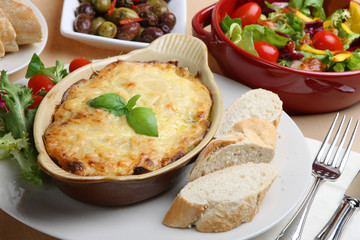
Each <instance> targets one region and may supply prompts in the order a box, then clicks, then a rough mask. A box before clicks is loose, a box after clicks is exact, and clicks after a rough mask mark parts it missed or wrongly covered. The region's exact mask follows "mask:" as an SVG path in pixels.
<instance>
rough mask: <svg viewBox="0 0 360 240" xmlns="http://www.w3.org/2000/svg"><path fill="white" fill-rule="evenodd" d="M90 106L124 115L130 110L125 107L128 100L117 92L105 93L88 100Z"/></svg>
mask: <svg viewBox="0 0 360 240" xmlns="http://www.w3.org/2000/svg"><path fill="white" fill-rule="evenodd" d="M87 104H88V105H89V106H90V107H93V108H100V109H103V110H106V111H109V112H110V113H111V114H113V115H116V116H124V115H126V114H127V113H128V112H129V110H128V109H127V108H126V107H125V106H126V101H125V100H124V98H122V97H121V96H120V95H118V94H116V93H105V94H103V95H100V96H98V97H96V98H94V99H92V100H90V101H88V102H87Z"/></svg>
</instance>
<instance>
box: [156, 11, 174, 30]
mask: <svg viewBox="0 0 360 240" xmlns="http://www.w3.org/2000/svg"><path fill="white" fill-rule="evenodd" d="M159 22H160V23H165V24H166V25H168V26H169V27H170V30H172V29H173V28H174V26H175V24H176V17H175V14H173V13H172V12H167V13H165V14H163V15H161V16H160V19H159Z"/></svg>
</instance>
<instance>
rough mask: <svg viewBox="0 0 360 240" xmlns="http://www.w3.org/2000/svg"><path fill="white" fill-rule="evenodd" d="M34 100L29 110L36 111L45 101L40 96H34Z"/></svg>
mask: <svg viewBox="0 0 360 240" xmlns="http://www.w3.org/2000/svg"><path fill="white" fill-rule="evenodd" d="M32 98H33V99H34V102H33V103H32V104H31V105H30V106H29V107H28V109H34V108H35V107H36V106H39V105H40V103H41V101H42V100H43V99H44V97H43V96H40V95H35V94H33V95H32Z"/></svg>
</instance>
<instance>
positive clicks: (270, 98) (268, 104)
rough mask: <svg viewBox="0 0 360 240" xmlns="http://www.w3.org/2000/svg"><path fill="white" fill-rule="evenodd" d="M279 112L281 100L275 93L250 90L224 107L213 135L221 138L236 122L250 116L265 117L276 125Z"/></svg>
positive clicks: (280, 111)
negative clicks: (217, 127)
mask: <svg viewBox="0 0 360 240" xmlns="http://www.w3.org/2000/svg"><path fill="white" fill-rule="evenodd" d="M281 113H282V101H281V100H280V98H279V96H278V95H277V94H275V93H273V92H271V91H268V90H264V89H261V88H259V89H254V90H250V91H248V92H246V93H245V94H243V95H242V96H241V97H240V98H238V99H237V100H235V101H234V102H233V103H232V104H231V105H230V106H229V107H228V108H226V110H225V111H224V116H223V118H222V120H221V123H220V126H219V129H218V130H217V132H216V133H215V136H214V137H215V138H221V137H222V136H224V135H226V134H228V133H229V131H230V130H231V128H232V127H233V126H234V125H235V124H236V123H238V122H240V121H242V120H245V119H249V118H252V117H256V118H263V119H267V120H269V121H270V122H272V123H273V124H274V126H275V127H277V126H278V124H279V122H280V117H281Z"/></svg>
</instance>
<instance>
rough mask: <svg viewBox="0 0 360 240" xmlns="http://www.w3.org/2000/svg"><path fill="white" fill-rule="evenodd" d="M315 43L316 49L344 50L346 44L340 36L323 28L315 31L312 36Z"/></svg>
mask: <svg viewBox="0 0 360 240" xmlns="http://www.w3.org/2000/svg"><path fill="white" fill-rule="evenodd" d="M312 42H313V45H314V47H315V48H316V49H320V50H330V51H343V50H344V46H343V44H342V42H341V40H340V38H339V37H338V36H336V35H335V34H334V33H332V32H329V31H326V30H323V31H319V32H317V33H315V35H314V36H313V38H312Z"/></svg>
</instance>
